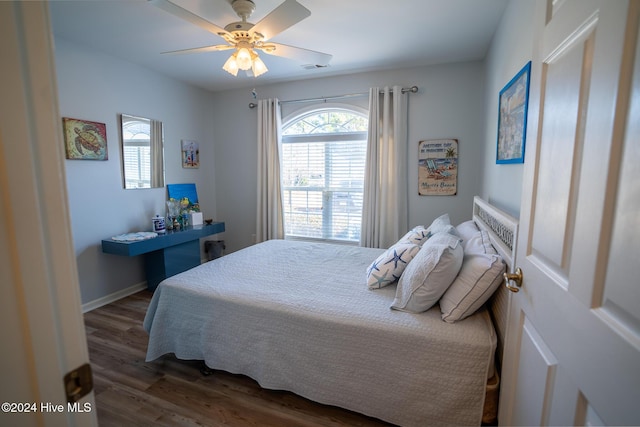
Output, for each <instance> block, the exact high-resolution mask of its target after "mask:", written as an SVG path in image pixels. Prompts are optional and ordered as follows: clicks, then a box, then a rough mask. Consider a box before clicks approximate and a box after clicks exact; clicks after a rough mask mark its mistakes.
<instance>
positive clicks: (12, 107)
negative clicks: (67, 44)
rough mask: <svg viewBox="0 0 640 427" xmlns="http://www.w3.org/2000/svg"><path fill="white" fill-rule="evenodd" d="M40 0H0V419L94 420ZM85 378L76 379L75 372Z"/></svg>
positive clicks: (9, 422)
mask: <svg viewBox="0 0 640 427" xmlns="http://www.w3.org/2000/svg"><path fill="white" fill-rule="evenodd" d="M47 8H48V6H47V3H46V2H3V1H0V56H1V59H0V63H1V64H2V66H1V67H0V225H1V229H0V341H1V342H2V350H0V374H1V375H0V377H1V380H0V402H1V403H2V411H1V412H0V425H2V426H32V425H33V426H36V425H38V426H42V425H47V426H91V425H97V421H96V420H97V417H96V409H95V405H94V398H93V394H89V395H88V396H85V397H83V398H82V399H81V400H80V401H78V402H75V403H74V404H71V405H68V404H67V397H66V395H67V393H66V391H67V390H65V388H67V387H68V391H71V390H75V388H76V386H75V380H74V381H71V382H70V383H69V384H67V385H65V383H63V377H64V376H65V375H66V374H67V373H68V372H70V371H72V370H75V369H76V368H78V367H79V366H81V365H84V364H86V363H88V361H89V357H88V352H87V343H86V338H85V332H84V324H83V319H82V313H81V308H80V295H79V294H80V291H79V287H78V278H77V268H76V262H75V254H74V251H73V244H72V240H71V231H70V230H71V228H70V221H69V214H68V211H67V195H66V188H65V179H64V163H63V162H64V152H63V145H62V141H61V139H62V130H61V120H60V117H59V115H58V100H57V95H56V79H55V73H54V60H53V49H52V46H53V43H52V38H51V33H50V27H49V16H48V13H47ZM80 382H82V381H80Z"/></svg>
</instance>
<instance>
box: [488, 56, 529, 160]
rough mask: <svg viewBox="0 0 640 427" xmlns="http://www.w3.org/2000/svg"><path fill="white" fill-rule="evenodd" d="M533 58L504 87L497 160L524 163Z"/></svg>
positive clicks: (499, 104) (501, 92)
mask: <svg viewBox="0 0 640 427" xmlns="http://www.w3.org/2000/svg"><path fill="white" fill-rule="evenodd" d="M530 73H531V61H529V62H528V63H527V65H525V66H524V68H522V70H520V71H519V72H518V74H516V76H515V77H514V78H513V79H511V81H510V82H509V83H507V85H506V86H505V87H504V88H503V89H502V90H501V91H500V96H499V100H498V144H497V154H496V163H524V148H525V139H526V136H527V107H528V104H529V76H530Z"/></svg>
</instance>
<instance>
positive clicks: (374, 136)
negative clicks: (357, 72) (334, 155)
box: [360, 86, 408, 248]
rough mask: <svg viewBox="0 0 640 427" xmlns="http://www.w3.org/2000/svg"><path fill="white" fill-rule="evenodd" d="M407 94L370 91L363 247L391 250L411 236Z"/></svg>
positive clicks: (398, 88)
mask: <svg viewBox="0 0 640 427" xmlns="http://www.w3.org/2000/svg"><path fill="white" fill-rule="evenodd" d="M407 97H408V95H407V94H403V93H402V87H400V86H394V87H393V88H391V89H390V88H388V87H385V88H384V89H380V88H377V87H374V88H371V89H370V90H369V135H368V141H367V163H366V166H365V181H364V200H363V209H362V231H361V236H360V245H361V246H365V247H373V248H388V247H390V246H391V245H393V244H394V243H396V241H397V240H398V239H399V238H400V237H401V236H403V235H404V234H405V233H406V232H407V222H408V221H407V211H408V208H407Z"/></svg>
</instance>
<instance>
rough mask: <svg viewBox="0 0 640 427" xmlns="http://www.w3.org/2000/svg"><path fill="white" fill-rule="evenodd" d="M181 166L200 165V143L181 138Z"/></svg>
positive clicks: (193, 167) (194, 167)
mask: <svg viewBox="0 0 640 427" xmlns="http://www.w3.org/2000/svg"><path fill="white" fill-rule="evenodd" d="M182 167H183V168H187V169H197V168H198V167H200V145H199V144H198V143H197V142H196V141H190V140H187V139H183V140H182Z"/></svg>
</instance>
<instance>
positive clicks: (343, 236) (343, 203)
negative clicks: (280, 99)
mask: <svg viewBox="0 0 640 427" xmlns="http://www.w3.org/2000/svg"><path fill="white" fill-rule="evenodd" d="M366 129H367V119H366V118H365V117H363V116H361V115H360V114H358V113H355V112H352V111H348V110H336V109H331V110H318V111H315V112H313V113H309V114H307V115H305V116H302V117H299V118H297V119H294V120H293V121H292V122H290V123H289V124H288V125H286V126H285V127H284V132H283V140H282V162H283V164H282V166H283V167H282V184H283V193H284V211H285V212H284V215H285V233H286V237H287V238H305V239H323V240H337V241H345V242H359V240H360V224H361V220H362V190H363V183H364V166H365V155H366V145H367V138H366V137H367V133H366Z"/></svg>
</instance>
